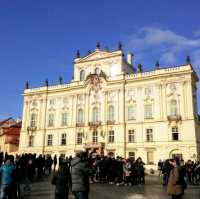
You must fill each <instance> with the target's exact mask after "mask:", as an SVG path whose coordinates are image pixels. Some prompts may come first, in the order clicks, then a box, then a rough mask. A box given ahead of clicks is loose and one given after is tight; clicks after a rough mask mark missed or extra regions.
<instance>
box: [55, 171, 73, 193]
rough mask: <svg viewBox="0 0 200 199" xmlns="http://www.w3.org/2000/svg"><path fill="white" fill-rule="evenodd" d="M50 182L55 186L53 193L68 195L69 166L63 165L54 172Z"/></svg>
mask: <svg viewBox="0 0 200 199" xmlns="http://www.w3.org/2000/svg"><path fill="white" fill-rule="evenodd" d="M51 183H52V184H53V185H55V186H56V188H55V193H56V194H57V193H58V194H63V195H68V193H69V183H70V173H69V168H68V167H64V168H61V169H59V170H58V171H57V172H55V173H54V175H53V177H52V180H51Z"/></svg>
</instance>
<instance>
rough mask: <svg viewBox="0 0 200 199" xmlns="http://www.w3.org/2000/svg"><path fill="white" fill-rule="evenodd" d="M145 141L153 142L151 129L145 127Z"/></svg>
mask: <svg viewBox="0 0 200 199" xmlns="http://www.w3.org/2000/svg"><path fill="white" fill-rule="evenodd" d="M146 141H147V142H153V129H146Z"/></svg>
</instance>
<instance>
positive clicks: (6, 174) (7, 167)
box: [0, 163, 15, 185]
mask: <svg viewBox="0 0 200 199" xmlns="http://www.w3.org/2000/svg"><path fill="white" fill-rule="evenodd" d="M14 171H15V166H14V165H13V164H7V163H5V164H4V165H2V166H1V167H0V175H1V185H11V184H13V183H14Z"/></svg>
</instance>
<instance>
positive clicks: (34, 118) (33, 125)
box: [30, 113, 37, 127]
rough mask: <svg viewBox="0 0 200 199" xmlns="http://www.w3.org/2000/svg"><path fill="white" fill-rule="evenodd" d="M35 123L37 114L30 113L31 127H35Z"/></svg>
mask: <svg viewBox="0 0 200 199" xmlns="http://www.w3.org/2000/svg"><path fill="white" fill-rule="evenodd" d="M36 124H37V114H36V113H32V114H31V123H30V125H31V127H36Z"/></svg>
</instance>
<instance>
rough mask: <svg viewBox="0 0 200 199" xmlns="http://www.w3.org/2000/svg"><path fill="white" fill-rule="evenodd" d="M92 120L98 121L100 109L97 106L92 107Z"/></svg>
mask: <svg viewBox="0 0 200 199" xmlns="http://www.w3.org/2000/svg"><path fill="white" fill-rule="evenodd" d="M92 121H93V122H99V121H100V111H99V108H97V107H94V108H93V111H92Z"/></svg>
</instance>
